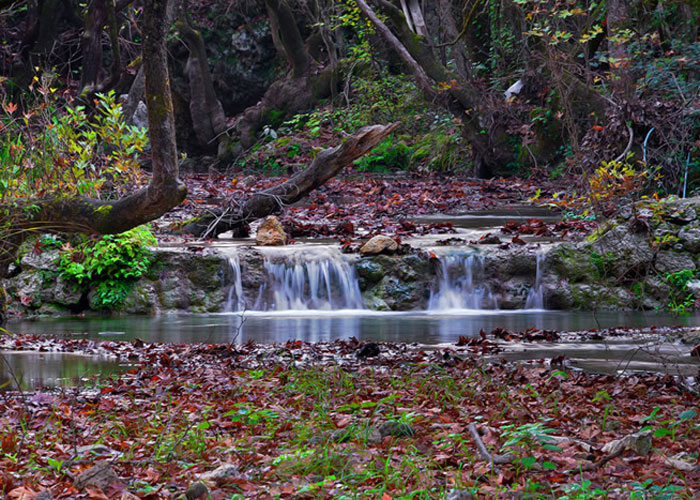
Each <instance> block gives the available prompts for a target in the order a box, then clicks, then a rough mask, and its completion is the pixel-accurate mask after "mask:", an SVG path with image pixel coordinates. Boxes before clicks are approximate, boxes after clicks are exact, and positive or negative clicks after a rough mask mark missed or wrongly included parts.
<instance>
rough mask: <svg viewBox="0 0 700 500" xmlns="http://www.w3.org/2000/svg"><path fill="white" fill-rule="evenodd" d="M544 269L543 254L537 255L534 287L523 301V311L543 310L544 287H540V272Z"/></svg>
mask: <svg viewBox="0 0 700 500" xmlns="http://www.w3.org/2000/svg"><path fill="white" fill-rule="evenodd" d="M543 268H544V253H542V252H539V253H538V254H537V271H536V274H535V285H534V286H533V287H532V288H531V289H530V292H529V293H528V294H527V300H525V309H544V286H543V285H542V272H543Z"/></svg>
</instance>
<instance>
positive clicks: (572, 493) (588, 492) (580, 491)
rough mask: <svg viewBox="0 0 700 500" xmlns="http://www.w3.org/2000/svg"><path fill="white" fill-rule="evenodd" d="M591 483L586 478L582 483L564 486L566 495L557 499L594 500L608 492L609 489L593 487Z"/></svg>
mask: <svg viewBox="0 0 700 500" xmlns="http://www.w3.org/2000/svg"><path fill="white" fill-rule="evenodd" d="M591 484H592V483H591V481H589V480H588V479H584V480H583V481H581V482H580V483H573V484H569V485H567V486H565V487H564V491H565V492H566V495H564V496H561V497H558V498H557V500H593V499H597V498H602V497H603V496H604V495H606V494H607V491H605V490H601V489H600V488H593V489H591Z"/></svg>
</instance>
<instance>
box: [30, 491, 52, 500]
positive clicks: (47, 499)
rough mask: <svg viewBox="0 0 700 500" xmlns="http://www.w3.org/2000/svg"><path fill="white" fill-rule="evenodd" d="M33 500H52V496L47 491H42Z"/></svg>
mask: <svg viewBox="0 0 700 500" xmlns="http://www.w3.org/2000/svg"><path fill="white" fill-rule="evenodd" d="M34 500H53V495H52V494H51V492H50V491H49V490H44V491H42V492H40V493H39V494H38V495H37V496H35V497H34Z"/></svg>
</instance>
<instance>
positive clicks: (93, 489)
mask: <svg viewBox="0 0 700 500" xmlns="http://www.w3.org/2000/svg"><path fill="white" fill-rule="evenodd" d="M85 493H87V494H88V498H89V499H90V500H109V498H107V495H105V494H104V492H103V491H102V490H101V489H100V488H99V487H97V486H88V487H86V488H85Z"/></svg>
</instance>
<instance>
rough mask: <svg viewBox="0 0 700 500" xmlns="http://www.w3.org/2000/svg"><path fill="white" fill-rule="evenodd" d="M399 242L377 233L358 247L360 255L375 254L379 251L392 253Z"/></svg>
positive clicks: (396, 248)
mask: <svg viewBox="0 0 700 500" xmlns="http://www.w3.org/2000/svg"><path fill="white" fill-rule="evenodd" d="M398 248H399V244H398V243H396V240H394V239H393V238H390V237H388V236H384V235H383V234H378V235H377V236H375V237H374V238H372V239H370V240H369V241H368V242H367V243H365V244H364V245H362V248H360V253H361V254H362V255H377V254H380V253H394V252H395V251H396V250H398Z"/></svg>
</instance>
